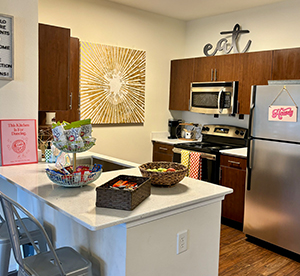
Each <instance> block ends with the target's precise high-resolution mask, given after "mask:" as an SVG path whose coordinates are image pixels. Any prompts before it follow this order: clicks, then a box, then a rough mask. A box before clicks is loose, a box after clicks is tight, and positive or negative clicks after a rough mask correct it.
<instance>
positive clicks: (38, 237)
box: [0, 215, 47, 276]
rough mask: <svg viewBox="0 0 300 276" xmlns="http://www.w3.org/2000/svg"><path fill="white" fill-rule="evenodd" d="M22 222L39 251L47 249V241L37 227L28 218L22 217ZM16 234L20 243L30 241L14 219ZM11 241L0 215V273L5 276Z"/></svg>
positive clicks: (24, 243) (5, 224) (23, 243)
mask: <svg viewBox="0 0 300 276" xmlns="http://www.w3.org/2000/svg"><path fill="white" fill-rule="evenodd" d="M22 222H23V224H24V225H25V226H26V228H27V229H28V230H29V232H30V234H31V236H32V238H33V240H34V241H35V242H37V243H38V245H39V248H40V250H41V251H43V252H44V251H47V243H46V240H45V239H44V237H43V235H42V234H41V232H40V231H39V229H38V227H36V225H35V224H34V223H33V222H32V221H30V220H29V219H28V218H24V219H22ZM16 225H17V229H18V234H19V238H20V245H26V244H28V243H30V240H29V239H28V237H27V236H26V233H25V232H24V231H22V229H21V227H20V222H19V221H16ZM10 251H11V243H10V239H9V233H8V229H7V223H6V221H5V220H4V219H3V217H2V216H1V215H0V275H1V276H2V275H3V276H5V275H7V274H8V266H9V260H10Z"/></svg>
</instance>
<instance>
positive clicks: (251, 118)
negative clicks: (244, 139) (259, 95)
mask: <svg viewBox="0 0 300 276" xmlns="http://www.w3.org/2000/svg"><path fill="white" fill-rule="evenodd" d="M255 96H256V85H253V86H252V87H251V98H252V103H251V106H250V114H249V122H250V123H249V130H248V136H252V122H253V113H254V107H255Z"/></svg>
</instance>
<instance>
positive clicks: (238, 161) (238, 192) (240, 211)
mask: <svg viewBox="0 0 300 276" xmlns="http://www.w3.org/2000/svg"><path fill="white" fill-rule="evenodd" d="M220 164H221V165H220V170H221V172H220V176H221V177H220V182H219V184H220V185H222V186H225V187H228V188H232V189H233V193H232V194H229V195H226V196H225V199H224V200H223V202H222V218H225V219H228V220H231V221H232V222H236V223H239V224H241V225H242V224H243V220H244V202H245V180H246V164H247V160H246V159H245V158H239V157H233V156H227V155H221V158H220Z"/></svg>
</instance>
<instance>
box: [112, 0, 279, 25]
mask: <svg viewBox="0 0 300 276" xmlns="http://www.w3.org/2000/svg"><path fill="white" fill-rule="evenodd" d="M108 1H111V2H115V3H119V4H123V5H126V6H130V7H134V8H137V9H141V10H145V11H149V12H153V13H157V14H160V15H164V16H168V17H172V18H176V19H180V20H186V21H188V20H193V19H197V18H201V17H207V16H213V15H218V14H223V13H229V12H234V11H240V10H244V9H249V8H254V7H258V6H263V5H268V4H272V3H276V2H282V1H285V0H108Z"/></svg>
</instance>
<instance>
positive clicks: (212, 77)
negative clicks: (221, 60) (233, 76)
mask: <svg viewBox="0 0 300 276" xmlns="http://www.w3.org/2000/svg"><path fill="white" fill-rule="evenodd" d="M210 80H211V81H213V80H214V69H211V71H210Z"/></svg>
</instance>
